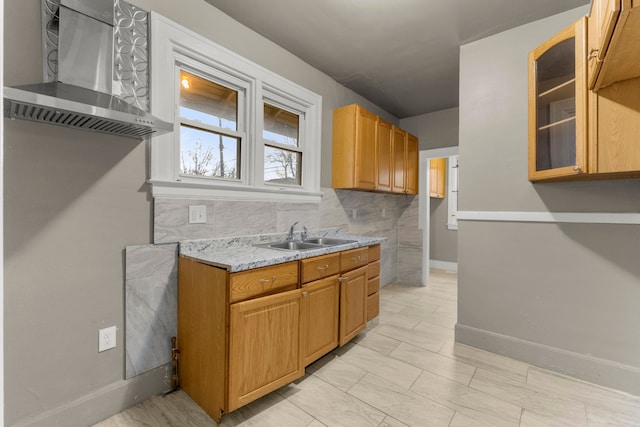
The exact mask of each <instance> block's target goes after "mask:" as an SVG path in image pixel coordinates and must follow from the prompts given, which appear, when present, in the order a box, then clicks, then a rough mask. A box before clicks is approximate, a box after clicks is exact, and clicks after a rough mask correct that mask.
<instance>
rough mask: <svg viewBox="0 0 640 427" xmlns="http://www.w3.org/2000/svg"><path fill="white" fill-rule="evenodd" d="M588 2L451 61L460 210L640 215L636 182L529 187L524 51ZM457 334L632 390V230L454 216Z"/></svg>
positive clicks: (639, 364) (638, 346)
mask: <svg viewBox="0 0 640 427" xmlns="http://www.w3.org/2000/svg"><path fill="white" fill-rule="evenodd" d="M587 12H588V8H587V7H582V8H578V9H575V10H572V11H568V12H565V13H562V14H559V15H556V16H553V17H550V18H547V19H544V20H541V21H537V22H534V23H531V24H528V25H524V26H522V27H519V28H515V29H513V30H510V31H507V32H504V33H501V34H498V35H495V36H492V37H488V38H485V39H483V40H479V41H477V42H474V43H470V44H467V45H465V46H463V47H462V48H461V54H460V63H461V70H460V162H461V164H462V165H463V167H461V169H460V199H459V201H460V205H459V208H460V210H462V211H488V212H489V213H491V212H494V211H524V212H578V213H581V212H635V213H637V212H640V180H637V179H635V180H609V181H599V182H580V183H549V184H532V183H530V182H529V181H528V180H527V54H528V52H529V51H530V50H532V49H533V48H535V47H536V46H538V45H539V44H541V43H542V42H544V41H545V40H547V39H548V38H550V37H551V36H553V35H554V34H555V33H557V32H558V31H560V30H562V29H563V28H565V27H567V26H568V25H570V24H571V23H573V22H574V21H575V20H576V19H578V18H579V17H580V16H583V15H585V14H586V13H587ZM458 244H459V253H458V262H459V301H458V325H457V327H456V339H457V340H458V341H461V342H464V343H469V344H472V345H476V346H478V347H482V348H485V349H488V350H490V351H494V352H497V353H502V354H506V355H509V356H513V357H516V358H519V359H522V360H525V361H527V362H530V363H533V364H536V365H539V366H543V367H546V368H549V369H553V370H557V371H560V372H565V373H568V374H571V375H574V376H578V377H581V378H584V379H587V380H589V381H593V382H596V383H600V384H603V385H607V386H612V387H617V388H621V389H624V390H627V391H631V392H634V393H636V394H637V393H640V340H638V325H639V324H640V310H638V301H640V263H638V254H639V253H640V227H639V226H638V225H615V224H577V223H533V222H509V221H506V222H505V221H461V222H460V229H459V239H458Z"/></svg>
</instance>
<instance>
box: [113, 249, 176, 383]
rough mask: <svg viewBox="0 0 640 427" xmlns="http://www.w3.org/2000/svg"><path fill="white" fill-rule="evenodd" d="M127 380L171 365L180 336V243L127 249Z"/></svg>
mask: <svg viewBox="0 0 640 427" xmlns="http://www.w3.org/2000/svg"><path fill="white" fill-rule="evenodd" d="M125 253H126V255H125V257H126V259H125V263H126V267H125V268H126V277H125V316H126V321H125V352H126V378H131V377H134V376H136V375H139V374H141V373H143V372H146V371H149V370H151V369H153V368H156V367H158V366H161V365H163V364H166V363H169V362H171V337H173V336H176V334H177V318H178V264H177V254H178V245H177V244H167V245H143V246H127V248H126V250H125Z"/></svg>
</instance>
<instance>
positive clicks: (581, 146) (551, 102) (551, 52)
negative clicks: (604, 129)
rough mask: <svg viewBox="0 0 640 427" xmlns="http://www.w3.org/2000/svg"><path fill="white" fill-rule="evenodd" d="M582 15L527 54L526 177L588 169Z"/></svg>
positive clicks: (553, 176) (552, 176)
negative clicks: (527, 135) (527, 147)
mask: <svg viewBox="0 0 640 427" xmlns="http://www.w3.org/2000/svg"><path fill="white" fill-rule="evenodd" d="M585 30H586V18H582V19H580V20H579V21H577V22H576V23H575V24H574V25H571V26H570V27H568V28H566V29H565V30H563V31H561V32H560V33H559V34H557V35H556V36H555V37H553V38H551V39H549V40H548V41H547V42H545V43H544V44H542V45H541V46H540V47H538V48H537V49H535V50H534V51H532V52H531V53H530V54H529V180H531V181H537V180H549V179H558V178H562V177H569V176H575V175H579V174H582V173H585V172H586V165H587V163H586V153H587V143H588V141H587V89H586V69H585V65H584V61H585V56H586V33H585Z"/></svg>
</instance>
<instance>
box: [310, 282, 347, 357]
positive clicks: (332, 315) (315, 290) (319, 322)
mask: <svg viewBox="0 0 640 427" xmlns="http://www.w3.org/2000/svg"><path fill="white" fill-rule="evenodd" d="M302 291H303V293H302V295H303V298H302V355H303V358H304V366H307V365H308V364H310V363H312V362H314V361H316V360H317V359H319V358H320V357H322V356H324V355H325V354H327V353H328V352H330V351H331V350H333V349H334V348H335V347H337V346H338V318H339V303H340V284H339V282H338V275H335V276H332V277H328V278H326V279H321V280H316V281H315V282H311V283H308V284H306V285H303V286H302Z"/></svg>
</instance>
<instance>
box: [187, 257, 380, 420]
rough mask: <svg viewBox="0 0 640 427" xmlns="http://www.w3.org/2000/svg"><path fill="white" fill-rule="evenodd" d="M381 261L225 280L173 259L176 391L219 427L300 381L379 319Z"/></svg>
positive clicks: (292, 267)
mask: <svg viewBox="0 0 640 427" xmlns="http://www.w3.org/2000/svg"><path fill="white" fill-rule="evenodd" d="M370 254H371V255H370ZM370 258H372V259H375V260H374V262H377V266H376V265H375V264H373V263H372V264H369V259H370ZM379 259H380V245H374V246H372V247H362V248H357V249H351V250H346V251H341V252H335V253H331V254H327V255H321V256H317V257H312V258H306V259H302V260H300V261H290V262H284V263H281V264H276V265H272V266H269V267H262V268H257V269H252V270H246V271H242V272H237V273H229V272H227V271H226V270H224V269H222V268H218V267H214V266H211V265H207V264H204V263H201V262H198V261H196V260H194V259H191V258H187V257H184V256H181V257H179V266H178V268H179V272H178V274H179V277H178V282H179V283H178V340H177V342H178V348H179V353H178V354H179V357H178V367H179V369H178V372H179V381H180V386H181V388H182V389H183V390H185V392H186V393H187V394H189V396H191V397H192V398H193V400H194V401H196V402H197V403H198V404H199V405H200V406H201V407H202V408H203V409H204V410H205V411H206V412H207V413H208V414H209V415H211V416H212V417H213V418H214V419H215V420H216V421H218V422H219V421H220V418H221V417H222V414H223V413H226V412H231V411H233V410H235V409H238V408H239V407H241V406H243V405H245V404H247V403H249V402H251V401H253V400H255V399H257V398H259V397H261V396H264V395H265V394H267V393H269V392H271V391H273V390H276V389H277V388H279V387H281V386H283V385H286V384H288V383H290V382H292V381H294V380H295V379H297V378H300V377H302V376H303V375H304V368H305V366H307V365H308V364H310V363H312V362H313V361H315V360H317V359H318V358H320V357H322V356H324V355H325V354H327V353H328V352H330V351H331V350H333V349H334V348H336V347H337V346H339V345H340V346H342V345H344V344H346V343H347V342H349V341H350V340H351V339H352V338H353V337H355V336H356V335H357V334H358V333H359V332H361V331H362V330H363V329H364V328H365V327H366V322H367V320H369V319H372V318H373V317H375V316H376V315H377V313H378V308H377V301H378V299H376V296H374V295H377V292H378V289H379V278H378V282H372V281H370V280H368V272H372V274H373V273H374V272H375V273H376V274H377V275H379V271H380V267H379V265H380V261H379ZM376 277H377V276H376ZM368 301H376V305H375V310H373V308H368ZM372 304H373V303H372ZM372 307H373V306H372Z"/></svg>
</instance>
